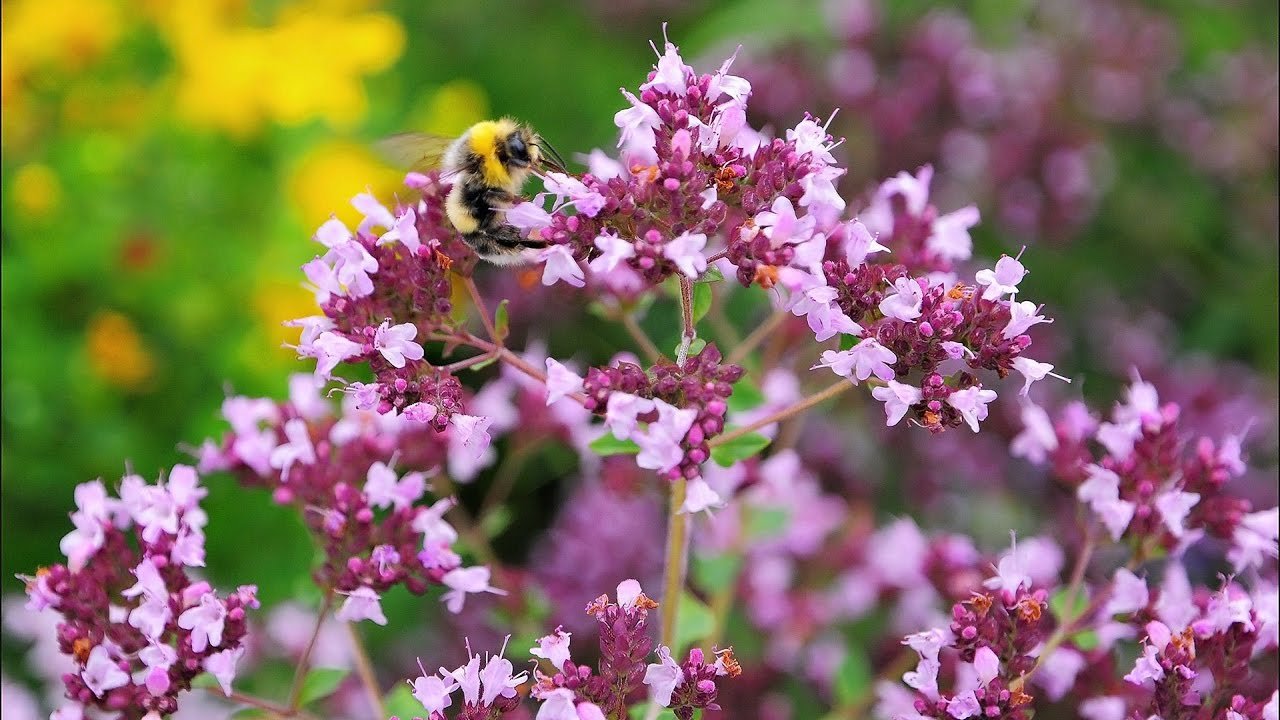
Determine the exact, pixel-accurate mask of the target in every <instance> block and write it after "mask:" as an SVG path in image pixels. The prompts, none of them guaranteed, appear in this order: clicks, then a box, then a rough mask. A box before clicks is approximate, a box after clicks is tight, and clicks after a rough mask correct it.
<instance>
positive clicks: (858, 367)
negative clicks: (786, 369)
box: [811, 338, 898, 384]
mask: <svg viewBox="0 0 1280 720" xmlns="http://www.w3.org/2000/svg"><path fill="white" fill-rule="evenodd" d="M897 360H898V356H897V355H894V354H893V351H892V350H890V349H889V348H887V347H885V346H883V345H881V344H880V341H878V340H876V339H875V338H866V339H864V340H862V341H860V342H859V343H858V344H857V345H854V346H853V347H852V348H850V349H848V350H843V351H835V350H824V351H823V353H822V362H820V363H818V364H817V365H814V366H813V368H811V369H817V368H820V367H825V368H831V371H832V372H834V373H835V374H836V375H839V376H840V377H844V378H848V379H850V380H852V381H853V382H854V383H855V384H856V383H857V382H859V381H861V380H866V379H867V378H869V377H871V376H872V375H874V376H876V377H877V378H879V379H881V380H883V381H885V382H888V381H889V380H892V379H893V378H894V375H895V374H894V371H893V368H892V367H890V365H891V364H892V363H894V362H897Z"/></svg>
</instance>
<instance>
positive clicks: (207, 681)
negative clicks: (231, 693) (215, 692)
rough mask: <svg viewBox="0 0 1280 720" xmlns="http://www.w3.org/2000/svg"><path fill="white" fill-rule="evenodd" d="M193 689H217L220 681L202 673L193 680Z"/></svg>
mask: <svg viewBox="0 0 1280 720" xmlns="http://www.w3.org/2000/svg"><path fill="white" fill-rule="evenodd" d="M191 687H193V688H200V689H204V688H216V687H218V679H217V678H215V677H214V676H212V675H210V674H209V673H202V674H200V675H197V676H195V677H194V678H192V680H191Z"/></svg>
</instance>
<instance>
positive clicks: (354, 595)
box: [334, 587, 387, 625]
mask: <svg viewBox="0 0 1280 720" xmlns="http://www.w3.org/2000/svg"><path fill="white" fill-rule="evenodd" d="M345 595H346V596H347V599H346V600H344V601H343V603H342V607H340V608H338V612H337V613H335V614H334V617H335V618H337V619H338V620H341V621H343V622H360V621H361V620H372V621H373V622H374V624H376V625H386V624H387V616H386V615H384V614H383V613H382V597H381V596H380V595H378V593H377V592H376V591H374V589H373V588H370V587H358V588H356V589H355V590H352V591H351V592H349V593H345Z"/></svg>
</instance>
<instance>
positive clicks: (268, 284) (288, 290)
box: [253, 279, 320, 363]
mask: <svg viewBox="0 0 1280 720" xmlns="http://www.w3.org/2000/svg"><path fill="white" fill-rule="evenodd" d="M253 309H254V313H255V314H256V315H257V317H258V321H259V322H261V323H262V328H263V331H264V333H265V334H266V336H267V339H268V344H269V345H270V347H271V348H272V350H271V352H270V357H271V358H272V359H273V360H283V361H287V362H289V363H295V362H297V359H298V354H297V353H296V352H294V351H293V350H290V349H289V348H286V347H284V344H285V343H288V344H290V345H297V344H298V329H297V328H293V327H285V326H284V325H283V323H284V322H285V321H287V320H296V319H297V318H300V317H306V316H308V315H318V314H320V308H318V307H317V306H316V298H315V295H314V294H312V293H311V292H310V291H308V290H306V289H305V288H303V287H302V282H301V280H297V281H285V280H275V279H263V280H260V281H259V282H258V287H257V288H256V289H255V290H254V294H253ZM256 347H257V348H258V353H259V355H261V352H262V347H261V346H260V345H258V346H256Z"/></svg>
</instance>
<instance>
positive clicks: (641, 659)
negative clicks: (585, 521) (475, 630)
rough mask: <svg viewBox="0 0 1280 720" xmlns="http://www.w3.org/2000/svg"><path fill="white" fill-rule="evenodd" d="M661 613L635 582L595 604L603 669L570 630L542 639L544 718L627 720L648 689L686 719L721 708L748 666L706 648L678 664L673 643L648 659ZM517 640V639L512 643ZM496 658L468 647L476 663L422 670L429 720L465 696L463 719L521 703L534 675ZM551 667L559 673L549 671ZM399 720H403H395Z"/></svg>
mask: <svg viewBox="0 0 1280 720" xmlns="http://www.w3.org/2000/svg"><path fill="white" fill-rule="evenodd" d="M656 607H658V603H656V602H654V601H653V600H651V599H650V598H649V597H648V596H647V595H645V594H644V592H643V591H642V590H641V588H640V583H638V582H636V581H635V580H624V581H622V582H621V583H619V584H618V588H617V594H616V601H611V600H610V599H609V597H608V596H607V595H601V596H600V597H598V598H596V599H595V600H594V601H592V602H591V604H589V605H588V606H587V614H588V615H589V616H591V617H593V618H594V619H595V621H596V624H597V625H598V635H599V649H600V654H599V663H598V667H597V668H594V669H593V668H592V667H591V666H589V665H586V664H582V663H578V662H574V660H573V657H572V653H571V650H570V647H569V644H570V638H571V635H572V634H571V633H568V632H565V631H564V628H563V626H562V627H558V628H556V630H555V632H553V633H551V634H549V635H545V636H543V637H541V638H539V639H538V641H537V642H538V644H537V646H535V647H533V648H530V649H529V654H530V655H532V656H533V657H535V658H540V659H541V660H542V661H544V664H543V665H542V666H538V667H535V668H534V671H533V678H534V681H535V682H534V685H533V690H532V695H533V697H534V698H536V699H537V700H538V701H539V702H540V703H541V705H539V708H538V713H537V720H605V718H606V717H626V716H628V711H629V710H633V709H634V707H633V705H634V704H635V703H636V698H635V694H636V692H637V691H639V690H640V689H641V688H643V687H646V686H647V687H648V693H649V697H650V700H651V701H652V702H653V703H656V704H657V705H658V706H661V707H666V708H670V709H671V711H672V712H673V713H674V714H675V716H676V717H677V718H680V720H689V719H690V718H692V717H693V716H694V713H695V712H696V711H698V710H715V709H718V706H717V705H716V703H715V699H716V694H717V692H718V690H719V687H718V684H719V680H718V678H720V677H723V676H728V677H736V676H737V675H738V674H739V673H740V672H741V668H740V667H739V666H738V663H737V660H736V659H734V656H733V653H732V651H731V650H721V651H718V652H716V653H715V658H716V659H715V660H714V661H713V662H711V663H706V662H705V656H704V654H703V653H702V651H701V650H699V649H697V648H694V649H692V650H690V651H689V656H688V659H687V660H686V661H685V662H683V663H677V662H676V661H675V660H674V659H673V658H672V657H671V651H670V649H669V648H667V647H666V646H665V645H664V646H660V647H659V648H658V650H657V656H658V658H657V659H658V662H652V663H647V664H646V662H645V660H646V659H647V658H648V657H649V656H650V654H651V653H652V651H653V639H652V638H651V637H650V636H649V626H648V616H649V611H650V610H653V609H654V608H656ZM507 639H508V640H510V637H508V638H507ZM505 650H506V646H505V643H504V645H503V651H502V652H499V653H498V655H497V656H495V657H491V658H488V659H487V661H486V662H485V664H484V667H483V668H481V662H480V657H479V656H477V655H472V654H471V652H470V649H468V656H469V658H470V660H469V662H468V663H467V664H466V665H464V666H462V667H460V668H458V669H456V670H448V669H446V668H440V670H439V672H437V673H434V674H432V673H428V672H426V670H425V668H420V669H422V675H420V676H419V677H417V678H414V679H412V680H410V681H409V683H410V685H411V686H412V688H413V696H414V698H416V699H417V700H418V702H420V703H421V704H422V706H423V708H424V709H426V711H427V713H428V715H427V717H428V719H429V720H446V718H448V715H446V713H445V711H446V710H447V709H448V708H450V707H451V706H452V705H453V702H454V694H455V693H456V692H457V691H458V690H461V691H462V703H461V707H460V708H459V711H458V713H457V714H456V715H455V716H454V718H455V720H482V719H489V718H497V717H501V716H502V715H504V714H506V713H508V712H510V711H512V710H514V709H515V708H516V707H517V706H518V704H519V700H518V696H517V695H516V692H515V688H516V687H517V686H519V685H521V684H523V683H524V682H525V681H526V673H520V674H518V675H513V674H512V671H513V666H512V664H511V662H510V661H509V660H507V659H506V658H504V657H502V655H503V652H505ZM545 667H549V668H550V669H551V673H550V674H547V673H544V672H543V669H544V668H545ZM392 720H396V719H395V718H393V719H392Z"/></svg>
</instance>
